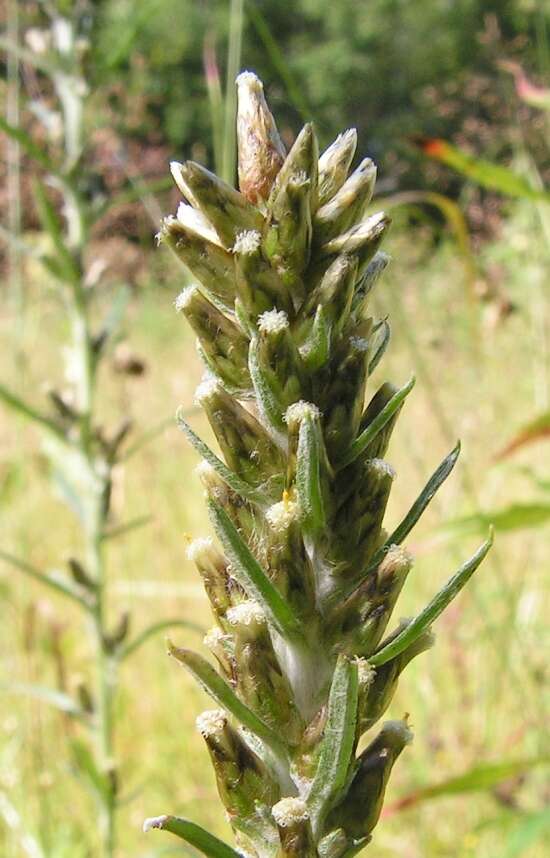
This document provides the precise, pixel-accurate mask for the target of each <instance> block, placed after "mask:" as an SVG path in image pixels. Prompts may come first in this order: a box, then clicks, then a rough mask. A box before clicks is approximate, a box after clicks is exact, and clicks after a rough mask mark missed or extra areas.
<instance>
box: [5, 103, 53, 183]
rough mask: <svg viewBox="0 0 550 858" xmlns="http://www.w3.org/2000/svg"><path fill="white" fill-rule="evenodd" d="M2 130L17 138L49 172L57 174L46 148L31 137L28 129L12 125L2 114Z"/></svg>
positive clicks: (25, 149) (31, 156)
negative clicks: (45, 150)
mask: <svg viewBox="0 0 550 858" xmlns="http://www.w3.org/2000/svg"><path fill="white" fill-rule="evenodd" d="M0 130H2V131H3V132H4V133H5V134H7V135H8V137H11V138H12V140H16V141H17V143H19V145H20V146H21V148H22V149H23V150H24V151H25V152H26V153H27V155H29V157H30V158H32V159H33V160H34V161H36V162H37V163H38V164H40V166H41V167H43V168H44V169H45V170H47V171H48V172H49V173H53V174H55V173H56V172H57V171H56V169H55V167H54V165H53V163H52V162H51V161H50V159H49V158H48V156H47V155H46V154H45V152H44V150H43V149H42V148H41V147H40V146H39V145H38V144H37V143H35V142H34V140H33V139H32V137H30V135H29V134H27V132H26V131H23V129H22V128H18V127H16V126H14V125H10V123H9V122H6V120H5V119H4V118H3V117H2V116H0Z"/></svg>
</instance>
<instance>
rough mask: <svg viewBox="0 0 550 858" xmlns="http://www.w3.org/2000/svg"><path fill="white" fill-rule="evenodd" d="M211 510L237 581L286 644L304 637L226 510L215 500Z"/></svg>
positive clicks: (288, 608) (287, 607) (209, 503)
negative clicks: (259, 607)
mask: <svg viewBox="0 0 550 858" xmlns="http://www.w3.org/2000/svg"><path fill="white" fill-rule="evenodd" d="M208 508H209V512H210V516H211V519H212V523H213V525H214V528H215V530H216V533H217V534H218V536H219V538H220V540H221V543H222V545H223V547H224V549H225V553H226V555H227V557H228V559H229V561H230V563H231V567H232V570H231V571H232V573H233V576H234V577H235V579H236V580H237V581H238V582H239V584H240V585H241V587H243V588H244V589H245V590H246V592H247V594H248V596H249V597H250V598H251V599H254V601H256V602H257V603H258V604H259V605H260V606H261V608H262V610H263V611H264V613H265V615H266V617H267V619H268V621H269V622H270V623H271V624H272V625H273V626H274V627H275V628H276V629H277V631H278V632H279V634H280V635H281V636H282V637H283V638H284V639H285V640H286V641H291V640H296V639H297V638H300V637H301V634H300V624H299V622H298V620H297V618H296V617H295V616H294V614H293V612H292V610H291V608H290V607H289V605H288V604H287V603H286V602H285V600H284V599H283V597H282V596H281V594H280V593H279V591H278V590H277V588H276V587H274V586H273V584H272V583H271V581H270V580H269V578H268V577H267V575H266V574H265V572H264V570H263V569H262V567H261V566H260V564H259V563H258V561H257V560H256V558H255V557H254V555H253V554H252V552H251V551H250V549H249V547H248V545H247V544H246V543H245V542H244V540H243V539H242V537H241V535H240V534H239V532H238V530H237V528H236V527H235V525H234V524H233V522H232V521H231V519H230V518H229V516H228V515H227V513H226V512H225V510H223V509H222V507H221V506H219V505H218V504H217V503H215V502H214V501H213V500H209V501H208Z"/></svg>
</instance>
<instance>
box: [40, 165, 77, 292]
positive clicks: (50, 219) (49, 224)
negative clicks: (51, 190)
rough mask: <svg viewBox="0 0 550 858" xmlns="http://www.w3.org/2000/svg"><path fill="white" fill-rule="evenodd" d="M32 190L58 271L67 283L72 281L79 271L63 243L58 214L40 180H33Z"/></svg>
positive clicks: (75, 278) (61, 227)
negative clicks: (58, 267)
mask: <svg viewBox="0 0 550 858" xmlns="http://www.w3.org/2000/svg"><path fill="white" fill-rule="evenodd" d="M33 191H34V199H35V202H36V208H37V211H38V216H39V218H40V221H41V223H42V227H43V229H44V230H45V231H46V232H47V233H48V235H49V236H50V238H51V240H52V242H53V245H54V248H55V250H56V252H57V256H58V259H59V262H60V264H61V268H60V269H59V273H60V275H62V278H63V279H64V280H67V281H68V282H69V283H74V282H75V281H76V280H78V278H79V277H80V272H79V270H78V266H77V264H76V262H75V260H74V258H73V256H72V254H71V251H70V250H69V248H68V247H67V245H66V243H65V238H64V234H63V226H62V223H61V220H60V218H59V215H58V214H57V212H56V210H55V208H54V206H53V205H52V203H51V201H50V199H49V197H48V195H47V194H46V192H45V190H44V186H43V184H42V183H41V182H38V181H36V182H33Z"/></svg>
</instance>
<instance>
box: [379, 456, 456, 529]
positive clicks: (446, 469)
mask: <svg viewBox="0 0 550 858" xmlns="http://www.w3.org/2000/svg"><path fill="white" fill-rule="evenodd" d="M459 455H460V441H458V442H457V444H456V446H455V447H454V448H453V449H452V450H451V452H450V453H449V455H448V456H446V457H445V458H444V459H443V461H442V462H441V464H440V465H439V467H438V468H437V470H435V471H434V472H433V474H432V475H431V477H430V479H429V480H428V482H427V483H426V485H425V486H424V488H423V489H422V491H421V492H420V494H419V495H418V497H417V499H416V500H415V502H414V503H413V505H412V506H411V508H410V510H409V511H408V513H407V514H406V516H405V518H404V519H403V521H402V522H401V523H400V524H398V525H397V527H396V528H395V530H394V531H393V533H391V534H390V536H388V538H387V540H386V546H388V545H401V543H402V542H403V540H404V539H405V538H406V537H407V536H408V535H409V533H410V532H411V530H412V529H413V527H414V526H415V524H416V522H417V521H418V520H419V518H420V516H421V515H422V513H423V512H424V510H425V509H426V507H427V506H428V504H429V503H430V502H431V501H432V500H433V498H434V495H435V493H436V492H437V490H438V489H439V487H440V486H441V485H443V483H444V482H445V480H446V479H447V477H448V476H449V474H450V473H451V471H452V470H453V468H454V466H455V465H456V462H457V459H458V457H459Z"/></svg>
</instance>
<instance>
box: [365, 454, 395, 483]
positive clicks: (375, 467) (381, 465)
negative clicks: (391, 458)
mask: <svg viewBox="0 0 550 858" xmlns="http://www.w3.org/2000/svg"><path fill="white" fill-rule="evenodd" d="M367 465H368V468H369V471H373V472H374V473H375V474H376V476H377V477H390V479H392V480H394V479H395V471H394V469H393V468H392V466H391V465H390V463H389V462H386V460H385V459H369V460H368V462H367Z"/></svg>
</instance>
